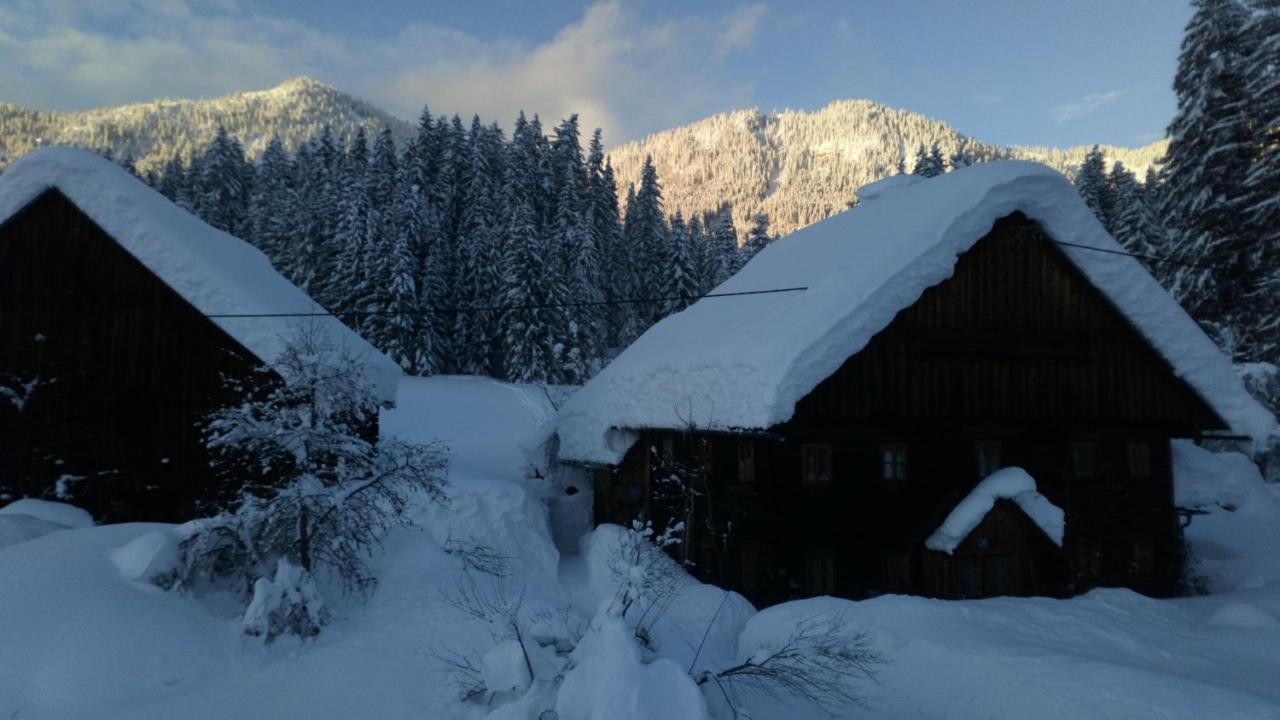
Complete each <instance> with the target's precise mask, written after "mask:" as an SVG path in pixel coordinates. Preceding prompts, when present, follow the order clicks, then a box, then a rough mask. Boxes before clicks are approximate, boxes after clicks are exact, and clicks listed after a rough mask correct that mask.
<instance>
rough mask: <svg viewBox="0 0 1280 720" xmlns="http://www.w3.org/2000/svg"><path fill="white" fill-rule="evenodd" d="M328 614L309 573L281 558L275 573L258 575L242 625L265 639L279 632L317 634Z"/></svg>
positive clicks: (311, 635) (267, 639)
mask: <svg viewBox="0 0 1280 720" xmlns="http://www.w3.org/2000/svg"><path fill="white" fill-rule="evenodd" d="M327 615H328V613H327V611H326V610H325V607H324V601H323V600H322V599H321V597H320V591H319V590H318V589H317V588H316V584H315V581H314V580H313V579H312V578H311V576H310V574H308V573H307V572H305V571H304V570H303V569H302V568H300V567H298V566H297V565H294V564H293V563H291V562H289V561H288V560H287V559H286V558H280V559H279V560H278V561H277V564H276V574H275V577H273V578H270V579H268V578H265V577H261V578H258V581H257V582H256V583H254V586H253V599H252V600H250V601H249V607H248V608H247V609H246V610H245V611H244V617H243V618H242V620H241V627H243V628H244V632H245V634H246V635H253V636H255V637H261V638H263V639H265V640H266V641H267V642H271V641H272V640H275V639H276V638H277V637H279V636H281V635H296V636H297V637H300V638H309V637H313V636H315V635H317V634H319V632H320V626H321V625H324V623H325V620H326V619H327Z"/></svg>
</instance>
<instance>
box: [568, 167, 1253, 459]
mask: <svg viewBox="0 0 1280 720" xmlns="http://www.w3.org/2000/svg"><path fill="white" fill-rule="evenodd" d="M1014 212H1022V213H1023V214H1025V215H1027V216H1028V217H1030V218H1031V219H1033V220H1035V221H1037V222H1039V223H1040V224H1041V226H1042V227H1043V228H1044V230H1045V232H1046V233H1047V234H1048V235H1049V236H1050V237H1052V238H1053V239H1054V240H1057V241H1060V242H1065V243H1071V244H1074V245H1081V246H1085V247H1084V248H1081V247H1071V246H1061V250H1062V252H1063V254H1064V255H1065V256H1066V257H1067V258H1068V259H1069V261H1070V262H1071V263H1072V264H1073V265H1075V266H1076V267H1077V268H1078V269H1079V270H1080V271H1081V272H1082V273H1083V274H1084V275H1085V277H1086V278H1088V279H1089V281H1090V282H1091V283H1092V284H1093V285H1094V286H1095V287H1096V288H1098V289H1099V290H1100V291H1101V292H1102V293H1103V294H1104V295H1106V297H1107V298H1108V299H1109V300H1110V301H1111V302H1112V303H1113V304H1114V305H1115V306H1116V308H1117V309H1119V311H1120V312H1121V313H1123V314H1124V315H1125V317H1126V318H1128V320H1129V321H1130V322H1131V323H1132V324H1133V326H1134V327H1135V328H1136V329H1137V330H1138V331H1139V332H1140V333H1141V334H1142V335H1143V336H1144V337H1145V338H1146V339H1147V340H1148V341H1149V342H1150V343H1151V344H1152V346H1153V347H1154V348H1155V349H1156V350H1157V351H1158V352H1159V353H1160V354H1161V356H1163V357H1164V358H1165V359H1166V360H1167V361H1169V363H1170V365H1172V367H1173V369H1174V371H1175V373H1177V375H1178V376H1180V377H1181V378H1183V379H1184V380H1186V381H1187V382H1188V383H1189V384H1190V386H1191V387H1192V388H1193V389H1194V390H1195V391H1196V392H1198V393H1199V394H1200V395H1201V396H1202V397H1203V398H1204V399H1205V401H1206V402H1207V403H1208V404H1209V405H1210V407H1212V408H1213V409H1214V410H1215V411H1217V413H1218V414H1219V415H1220V416H1221V417H1222V418H1223V419H1224V420H1225V421H1226V422H1227V423H1228V424H1229V425H1230V427H1231V429H1232V430H1233V431H1234V432H1236V433H1239V434H1242V435H1247V436H1249V437H1252V438H1253V439H1254V440H1255V441H1256V442H1259V443H1261V442H1265V440H1266V438H1267V437H1268V436H1270V435H1272V434H1274V433H1275V431H1276V420H1275V418H1274V417H1272V415H1271V413H1270V412H1268V411H1267V410H1266V409H1265V408H1263V407H1262V406H1261V405H1259V404H1258V402H1257V401H1256V400H1254V398H1253V397H1252V396H1250V395H1249V393H1248V392H1247V391H1246V390H1245V388H1244V385H1243V383H1242V381H1241V380H1240V378H1239V377H1238V376H1237V375H1236V373H1235V371H1234V369H1233V367H1232V365H1231V362H1230V361H1229V360H1228V359H1227V358H1226V356H1224V355H1223V354H1222V352H1221V351H1220V350H1219V349H1218V348H1217V347H1216V346H1215V345H1214V344H1213V341H1212V340H1210V339H1209V338H1208V337H1207V336H1206V335H1205V334H1204V332H1203V331H1201V330H1200V328H1199V326H1198V325H1196V323H1195V321H1193V320H1192V319H1191V318H1190V317H1188V316H1187V314H1186V312H1185V311H1183V310H1182V308H1181V307H1179V306H1178V303H1177V302H1176V301H1175V300H1174V299H1173V298H1172V297H1170V296H1169V294H1168V293H1166V292H1165V291H1164V289H1163V288H1161V287H1160V285H1159V283H1157V282H1156V281H1155V279H1154V278H1152V277H1151V275H1150V274H1149V273H1148V272H1147V271H1146V270H1145V269H1144V268H1143V267H1142V265H1141V264H1139V263H1138V261H1137V260H1135V259H1134V258H1131V257H1127V256H1124V255H1118V254H1115V253H1117V252H1122V251H1123V249H1122V248H1121V247H1120V245H1119V244H1117V243H1116V241H1115V240H1113V239H1112V238H1111V237H1110V236H1109V235H1108V234H1107V232H1106V230H1105V229H1104V228H1103V227H1102V225H1101V224H1100V223H1099V222H1098V220H1097V218H1096V217H1094V214H1093V213H1092V212H1091V211H1090V210H1089V208H1088V207H1087V206H1086V205H1085V204H1084V202H1083V201H1082V200H1081V199H1080V195H1079V193H1077V192H1076V189H1075V187H1074V186H1072V184H1071V183H1070V181H1068V180H1067V179H1066V178H1064V177H1063V176H1062V175H1061V174H1059V173H1058V172H1056V171H1054V170H1052V169H1050V168H1048V167H1045V166H1043V165H1039V164H1036V163H1030V162H1018V161H1007V162H993V163H985V164H981V165H975V166H972V167H967V168H961V169H959V170H956V171H954V172H951V173H948V174H946V175H942V176H939V177H935V178H931V179H930V180H929V181H928V182H917V183H915V184H912V185H909V186H908V187H899V188H897V189H894V190H893V191H892V192H888V193H884V194H882V195H880V196H879V197H877V198H876V200H875V201H874V202H869V203H866V204H865V205H862V206H859V207H856V208H854V209H852V210H849V211H847V212H844V213H842V214H840V215H837V216H835V217H832V218H829V219H827V220H825V221H823V222H820V223H818V224H816V225H812V226H810V227H807V228H804V229H803V230H800V231H798V232H796V233H793V234H791V235H789V236H787V237H785V238H782V239H781V240H778V241H777V242H775V243H773V244H771V245H770V246H769V247H768V248H765V249H764V250H763V251H761V252H760V253H759V254H758V255H756V256H755V257H754V258H753V259H752V260H751V262H749V263H747V265H746V267H744V268H743V269H742V270H741V271H739V272H738V273H737V274H736V275H734V276H733V277H731V278H730V279H729V280H727V281H726V282H725V283H723V284H722V285H720V286H719V287H718V288H716V289H715V292H716V293H736V292H748V291H758V290H770V289H777V288H805V289H803V290H798V291H795V292H779V293H769V294H758V295H738V296H734V297H709V298H703V299H702V300H699V301H698V302H696V303H694V304H693V305H692V306H690V307H689V308H687V309H686V310H684V311H683V312H679V313H676V314H674V315H671V316H669V317H667V318H665V319H664V320H662V321H661V322H659V323H658V324H656V325H654V326H653V327H652V328H650V329H649V330H648V331H647V332H645V333H644V335H642V336H641V337H640V338H639V339H638V340H637V341H636V342H635V343H633V344H632V345H631V346H630V347H628V348H627V349H626V350H624V351H623V352H622V353H621V354H620V355H619V356H618V357H617V359H615V360H614V361H613V362H612V363H610V364H609V366H608V367H606V368H605V369H604V370H603V371H602V372H601V373H600V374H598V375H597V376H596V377H595V378H594V379H592V380H591V382H589V383H587V385H586V386H584V387H583V389H582V390H580V391H579V392H578V393H576V394H575V395H573V396H572V397H571V398H570V399H569V400H568V402H566V403H565V405H564V407H563V408H562V409H561V412H560V419H559V423H558V431H559V434H560V453H561V458H563V459H565V460H567V461H571V462H578V463H584V464H605V465H612V464H616V463H618V462H619V461H620V460H621V459H622V456H623V454H625V452H626V451H627V449H628V448H629V447H630V446H631V444H633V443H634V442H635V439H636V438H637V437H638V435H637V434H636V433H635V432H634V430H635V429H638V428H681V427H685V426H686V425H687V424H688V423H690V422H692V423H694V424H696V425H697V426H698V427H700V428H703V429H710V430H740V429H752V428H755V429H764V428H769V427H772V426H774V425H777V424H779V423H782V422H785V421H786V420H788V419H790V418H791V416H792V414H793V413H794V411H795V405H796V403H797V402H798V401H799V400H800V399H801V398H802V397H804V396H805V395H806V394H807V393H808V392H809V391H811V390H812V389H813V388H814V387H815V386H816V385H817V384H818V383H820V382H821V381H822V380H824V379H825V378H827V377H829V376H830V375H831V374H832V373H834V372H835V371H836V370H837V369H839V367H840V365H841V364H842V363H843V362H844V361H845V360H846V359H848V358H849V357H850V356H852V355H854V354H856V353H857V352H858V351H860V350H861V349H862V348H863V347H865V346H866V344H867V343H868V342H869V341H870V340H871V338H872V337H873V336H874V335H875V334H876V333H878V332H880V331H881V330H883V329H884V328H885V327H886V326H887V325H888V324H889V323H890V322H892V320H893V318H894V316H895V315H897V313H898V312H899V311H901V310H902V309H903V308H906V307H908V306H910V305H911V304H912V303H914V302H915V301H916V300H917V299H918V298H919V297H920V295H921V294H922V293H923V292H924V291H925V290H927V289H928V288H930V287H932V286H934V285H937V284H938V283H941V282H942V281H944V280H946V279H947V278H949V277H950V276H951V275H952V273H953V272H954V269H955V264H956V260H957V258H958V257H959V255H960V254H962V253H964V252H965V251H967V250H968V249H969V248H971V247H972V246H973V245H974V243H976V242H977V241H978V240H980V239H981V238H982V237H983V236H985V235H986V234H987V233H988V232H989V231H990V229H991V227H992V224H993V223H994V222H995V221H996V220H998V219H1000V218H1003V217H1006V216H1008V215H1010V214H1012V213H1014ZM1085 248H1097V249H1100V250H1104V251H1107V252H1097V251H1094V250H1090V249H1085Z"/></svg>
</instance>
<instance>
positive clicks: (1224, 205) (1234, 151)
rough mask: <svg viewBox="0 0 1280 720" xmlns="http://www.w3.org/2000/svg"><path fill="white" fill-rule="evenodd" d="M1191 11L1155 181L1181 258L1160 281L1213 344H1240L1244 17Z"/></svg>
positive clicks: (1247, 270)
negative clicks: (1230, 340)
mask: <svg viewBox="0 0 1280 720" xmlns="http://www.w3.org/2000/svg"><path fill="white" fill-rule="evenodd" d="M1193 7H1194V14H1193V15H1192V17H1191V20H1190V22H1189V23H1188V25H1187V31H1186V35H1185V36H1184V38H1183V42H1182V50H1181V54H1180V55H1179V57H1178V71H1177V74H1176V76H1175V78H1174V91H1175V92H1176V93H1177V96H1178V111H1177V114H1176V115H1175V116H1174V119H1173V122H1172V123H1171V124H1170V125H1169V152H1168V156H1167V157H1166V159H1165V164H1164V168H1163V176H1162V181H1163V186H1164V189H1163V196H1164V199H1165V202H1164V206H1163V208H1162V210H1163V215H1164V217H1165V218H1166V222H1167V224H1168V226H1169V230H1170V231H1171V233H1172V240H1173V246H1172V251H1173V252H1172V255H1173V257H1174V259H1176V260H1178V261H1180V264H1177V265H1172V264H1171V270H1172V276H1171V277H1167V278H1166V282H1168V283H1169V284H1170V285H1171V286H1172V290H1173V292H1174V293H1175V295H1176V296H1177V297H1178V299H1179V300H1180V301H1181V302H1182V304H1183V305H1184V306H1185V307H1186V308H1187V309H1188V310H1189V311H1190V312H1191V314H1192V315H1193V316H1194V317H1196V319H1197V320H1199V321H1200V322H1201V323H1202V324H1205V325H1206V326H1207V327H1209V328H1210V330H1211V331H1212V332H1214V333H1215V334H1217V335H1218V336H1219V339H1220V340H1221V339H1223V338H1224V337H1225V334H1232V335H1235V336H1236V337H1237V338H1239V337H1240V335H1241V334H1242V333H1241V331H1243V330H1244V328H1243V327H1241V326H1239V325H1238V324H1237V320H1238V318H1237V317H1236V315H1237V314H1238V313H1239V311H1240V310H1241V309H1242V308H1243V303H1244V300H1245V298H1246V297H1248V296H1249V295H1250V294H1251V291H1252V290H1253V289H1254V287H1255V286H1256V273H1255V268H1251V267H1250V252H1251V251H1252V250H1251V249H1252V248H1254V247H1256V243H1257V238H1256V237H1250V236H1249V233H1248V227H1247V226H1246V225H1245V223H1243V222H1242V220H1243V219H1244V217H1245V211H1246V209H1247V206H1248V203H1247V198H1246V194H1245V190H1244V180H1245V178H1246V177H1247V175H1248V170H1249V166H1250V161H1251V156H1252V154H1253V153H1254V146H1253V143H1252V129H1251V128H1250V126H1249V119H1248V114H1247V112H1246V108H1247V106H1248V104H1249V101H1250V99H1251V98H1250V97H1249V95H1248V92H1247V89H1246V86H1245V73H1244V65H1245V58H1246V54H1247V52H1246V48H1245V45H1244V38H1243V33H1242V30H1243V28H1244V25H1245V22H1246V21H1247V19H1248V13H1247V11H1246V10H1245V8H1244V7H1243V6H1242V5H1241V4H1240V3H1239V2H1238V1H1237V0H1195V2H1194V3H1193ZM1233 325H1235V329H1234V330H1229V329H1228V328H1230V327H1231V326H1233ZM1245 334H1248V333H1245ZM1237 342H1238V343H1239V344H1240V345H1241V346H1242V347H1245V348H1247V347H1248V346H1249V344H1250V341H1249V340H1248V339H1244V340H1242V341H1241V340H1237ZM1243 352H1244V354H1248V353H1249V351H1248V350H1244V351H1243Z"/></svg>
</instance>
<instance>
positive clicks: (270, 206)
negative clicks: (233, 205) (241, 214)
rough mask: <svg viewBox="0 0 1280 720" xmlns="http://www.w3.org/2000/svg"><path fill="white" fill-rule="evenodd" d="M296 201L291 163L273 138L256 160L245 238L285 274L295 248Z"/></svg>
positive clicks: (279, 143) (281, 145)
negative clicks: (293, 242)
mask: <svg viewBox="0 0 1280 720" xmlns="http://www.w3.org/2000/svg"><path fill="white" fill-rule="evenodd" d="M295 202H297V199H296V195H295V192H294V187H293V165H292V162H291V161H290V160H289V156H288V155H287V154H286V153H285V150H284V144H283V143H281V142H280V140H279V139H278V138H272V140H271V142H270V143H268V144H267V149H266V150H265V151H264V152H263V153H262V158H261V159H260V160H259V161H258V167H257V169H256V172H255V174H254V180H253V191H252V193H251V194H250V196H249V212H248V222H247V227H248V233H247V237H246V239H247V240H249V241H250V242H252V243H253V244H254V245H256V246H257V247H258V249H259V250H261V251H262V252H264V253H266V255H267V257H269V258H271V262H272V264H274V265H275V266H276V269H277V270H280V271H281V272H282V273H284V274H286V275H288V274H290V273H289V271H288V270H289V268H288V265H289V263H290V262H291V261H292V260H293V254H294V251H295V248H294V247H292V242H291V241H292V240H293V237H294V223H293V212H294V209H293V208H294V203H295Z"/></svg>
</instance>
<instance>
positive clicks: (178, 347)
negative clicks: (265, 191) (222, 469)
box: [0, 147, 400, 521]
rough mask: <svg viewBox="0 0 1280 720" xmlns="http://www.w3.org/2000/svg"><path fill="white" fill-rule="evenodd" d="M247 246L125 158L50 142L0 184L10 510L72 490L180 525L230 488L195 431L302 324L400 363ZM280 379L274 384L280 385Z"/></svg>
mask: <svg viewBox="0 0 1280 720" xmlns="http://www.w3.org/2000/svg"><path fill="white" fill-rule="evenodd" d="M323 312H324V311H323V309H322V308H320V307H319V306H317V305H316V303H315V302H313V301H312V300H311V299H310V298H308V297H307V295H306V294H305V293H303V292H302V291H301V290H299V289H298V288H297V287H295V286H294V285H292V284H291V283H290V282H289V281H287V280H285V279H284V278H283V277H281V276H280V274H278V273H277V272H276V271H275V270H274V269H273V268H272V267H271V265H270V263H269V262H268V261H267V259H266V257H265V256H264V255H263V254H262V253H260V252H259V251H258V250H256V249H255V248H253V247H252V246H250V245H249V244H248V243H246V242H244V241H242V240H240V239H237V238H235V237H232V236H230V235H228V234H226V233H223V232H220V231H218V230H215V229H214V228H212V227H210V226H208V225H206V224H205V223H204V222H202V221H201V220H199V219H198V218H196V217H194V216H193V215H191V214H190V213H188V212H186V211H185V210H183V209H182V208H180V207H178V206H176V205H174V204H173V203H171V202H169V201H168V200H167V199H165V198H164V197H163V196H161V195H160V194H159V193H157V192H155V191H154V190H152V189H151V188H150V187H148V186H147V185H146V184H144V183H143V182H142V181H140V180H138V179H137V178H135V177H133V176H132V175H130V174H129V173H128V172H126V171H125V170H123V169H121V168H119V167H117V166H116V165H115V164H114V163H112V162H110V161H108V160H106V159H104V158H101V157H98V156H97V155H95V154H93V153H90V152H88V151H85V150H79V149H73V148H61V147H55V148H46V149H42V150H37V151H36V152H33V153H31V154H29V155H27V156H25V157H23V158H21V159H20V160H18V161H17V162H15V163H14V164H13V165H12V166H11V167H10V168H9V169H7V170H6V171H5V172H4V173H3V175H0V502H3V501H4V500H5V499H6V498H13V497H23V496H35V497H41V496H44V497H50V496H70V497H72V498H74V500H75V502H77V503H78V504H81V505H83V506H85V507H86V509H88V510H90V511H91V512H92V513H93V514H94V515H95V517H96V518H97V519H98V520H99V521H106V520H113V521H119V520H144V519H145V520H176V519H183V518H188V517H191V516H192V513H193V512H195V511H196V509H197V506H198V503H199V502H200V501H202V500H207V499H211V498H217V497H219V496H220V494H222V492H223V491H224V490H225V486H224V484H223V483H220V481H219V480H218V479H217V478H215V477H213V476H212V474H211V472H210V469H209V465H208V458H207V457H206V455H205V451H204V448H203V444H202V442H201V430H200V424H201V421H202V419H203V418H204V417H205V416H206V415H207V414H208V413H209V412H210V411H211V410H213V409H216V408H218V407H221V406H223V405H225V404H226V403H228V402H230V401H232V400H234V399H235V397H236V396H235V395H234V394H232V393H231V392H229V391H228V390H227V381H239V380H254V379H260V378H261V377H262V376H261V374H260V373H257V372H256V369H257V368H260V367H262V366H264V365H265V366H270V365H271V363H272V362H273V361H274V360H275V358H276V357H277V356H278V353H279V352H280V350H281V348H282V344H283V343H284V342H285V340H286V338H287V337H288V336H289V335H290V334H291V333H293V332H296V331H297V328H298V326H299V324H300V323H302V322H305V323H306V324H307V326H308V328H310V329H311V330H313V331H314V332H318V333H323V334H324V336H325V340H326V341H327V342H330V343H332V344H334V345H338V346H342V347H345V348H346V349H348V350H349V351H350V352H353V353H355V354H357V356H359V357H362V358H365V359H366V362H365V367H366V368H367V369H368V372H369V378H368V379H369V380H370V381H371V382H372V383H373V384H374V385H375V386H376V387H377V391H378V393H379V395H380V397H381V399H382V400H383V402H385V403H390V402H392V401H393V400H394V397H395V387H396V383H397V381H398V378H399V375H400V371H399V368H398V367H397V366H396V365H395V364H394V363H393V362H392V361H391V360H389V359H388V358H386V357H385V356H383V355H382V354H381V353H379V352H377V351H376V350H374V348H373V347H371V346H370V345H368V344H367V343H366V342H364V341H363V340H362V339H360V337H359V336H357V335H356V334H355V333H353V332H352V331H351V330H349V329H348V328H346V327H345V326H344V325H343V324H342V323H340V322H338V321H337V320H336V319H334V318H331V317H317V318H312V319H308V320H305V321H302V320H299V319H297V318H291V317H264V316H273V315H274V316H278V315H280V314H292V313H323ZM269 375H270V374H268V376H269Z"/></svg>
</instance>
